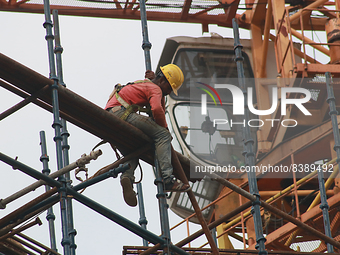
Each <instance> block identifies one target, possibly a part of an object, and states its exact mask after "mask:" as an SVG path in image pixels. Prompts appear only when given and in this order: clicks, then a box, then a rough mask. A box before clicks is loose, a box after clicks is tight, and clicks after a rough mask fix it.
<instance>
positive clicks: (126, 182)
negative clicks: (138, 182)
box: [120, 177, 137, 206]
mask: <svg viewBox="0 0 340 255" xmlns="http://www.w3.org/2000/svg"><path fill="white" fill-rule="evenodd" d="M120 185H122V188H123V197H124V200H125V203H127V204H128V205H129V206H136V205H137V198H136V192H135V191H134V190H133V186H132V182H131V180H130V178H129V177H123V178H122V179H120Z"/></svg>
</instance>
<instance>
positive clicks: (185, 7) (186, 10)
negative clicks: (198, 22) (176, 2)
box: [181, 0, 192, 20]
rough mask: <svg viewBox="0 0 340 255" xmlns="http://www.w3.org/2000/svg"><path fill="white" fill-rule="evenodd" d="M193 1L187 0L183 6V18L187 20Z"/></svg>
mask: <svg viewBox="0 0 340 255" xmlns="http://www.w3.org/2000/svg"><path fill="white" fill-rule="evenodd" d="M191 3H192V0H185V2H184V5H183V8H182V13H181V19H182V20H186V19H187V18H188V16H189V10H190V6H191Z"/></svg>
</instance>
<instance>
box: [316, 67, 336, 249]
mask: <svg viewBox="0 0 340 255" xmlns="http://www.w3.org/2000/svg"><path fill="white" fill-rule="evenodd" d="M330 79H331V74H330V73H329V72H327V73H326V86H327V95H328V98H327V102H328V104H329V115H330V116H331V121H332V127H333V136H334V143H335V145H334V150H335V152H336V157H337V159H336V162H337V163H338V166H339V162H340V135H339V128H338V121H337V115H338V111H337V110H336V106H335V97H334V91H333V86H332V84H331V81H330ZM318 178H319V189H320V198H321V204H320V209H321V210H322V215H323V223H324V228H325V234H326V235H327V236H328V237H330V238H332V231H331V226H330V219H329V212H328V208H329V206H328V203H327V196H326V189H325V183H324V179H323V172H322V171H318ZM327 251H328V253H333V252H334V248H333V245H332V244H330V243H327Z"/></svg>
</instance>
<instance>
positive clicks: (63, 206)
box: [44, 0, 71, 255]
mask: <svg viewBox="0 0 340 255" xmlns="http://www.w3.org/2000/svg"><path fill="white" fill-rule="evenodd" d="M44 14H45V23H44V27H45V29H46V37H45V39H46V40H47V50H48V59H49V67H50V78H51V79H52V80H53V84H52V86H51V87H52V110H53V124H52V127H53V128H54V133H55V136H54V141H55V144H56V154H57V167H58V170H59V169H61V168H62V167H63V159H62V147H61V141H62V137H61V121H60V117H59V99H58V77H57V76H56V71H55V60H54V52H53V39H54V36H53V34H52V27H53V23H52V20H51V9H50V2H49V0H44ZM59 181H60V182H61V183H62V184H63V189H61V190H60V191H59V192H60V198H61V199H60V212H61V228H62V235H63V238H62V241H61V244H62V246H63V249H64V254H65V255H71V248H70V244H71V243H70V238H69V228H68V226H69V223H68V208H67V202H66V200H67V195H66V192H65V189H66V187H67V181H66V179H65V178H64V177H63V176H60V177H59Z"/></svg>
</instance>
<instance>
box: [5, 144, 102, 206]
mask: <svg viewBox="0 0 340 255" xmlns="http://www.w3.org/2000/svg"><path fill="white" fill-rule="evenodd" d="M101 154H102V151H101V150H97V151H92V152H91V153H90V154H89V155H85V154H84V155H83V156H82V157H81V158H79V159H78V160H76V161H75V162H73V163H71V164H69V165H68V166H66V167H64V168H62V169H60V170H58V171H56V172H54V173H52V174H50V175H49V177H51V178H53V179H55V178H57V177H59V176H61V175H63V174H65V173H67V172H69V171H71V170H73V169H75V168H77V167H81V166H84V165H85V164H88V163H90V161H91V160H95V159H97V158H98V156H100V155H101ZM1 160H2V159H1ZM6 163H8V164H10V165H12V164H11V163H9V162H6ZM13 163H15V164H17V163H18V161H14V162H13ZM12 166H14V167H16V166H15V165H12ZM45 184H46V182H45V181H44V180H39V181H37V182H35V183H33V184H31V185H29V186H27V187H26V188H24V189H22V190H20V191H18V192H16V193H14V194H12V195H11V196H9V197H7V198H5V199H1V200H0V209H5V208H6V205H7V204H9V203H10V202H13V201H14V200H16V199H18V198H20V197H22V196H23V195H26V194H27V193H29V192H31V191H34V190H35V189H37V188H38V187H40V186H42V185H45Z"/></svg>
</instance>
